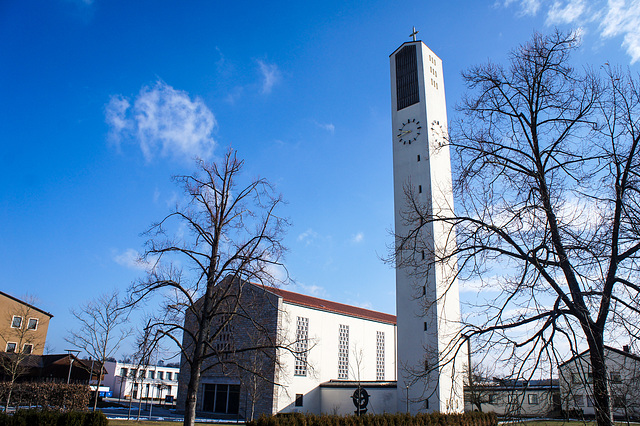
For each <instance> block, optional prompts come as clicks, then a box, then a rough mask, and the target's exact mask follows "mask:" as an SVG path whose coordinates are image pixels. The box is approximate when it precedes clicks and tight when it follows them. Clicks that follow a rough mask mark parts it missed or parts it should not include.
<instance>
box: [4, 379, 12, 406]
mask: <svg viewBox="0 0 640 426" xmlns="http://www.w3.org/2000/svg"><path fill="white" fill-rule="evenodd" d="M12 392H13V382H11V383H10V384H9V393H8V394H7V404H6V405H5V407H4V412H5V413H7V412H8V410H9V402H10V401H11V393H12Z"/></svg>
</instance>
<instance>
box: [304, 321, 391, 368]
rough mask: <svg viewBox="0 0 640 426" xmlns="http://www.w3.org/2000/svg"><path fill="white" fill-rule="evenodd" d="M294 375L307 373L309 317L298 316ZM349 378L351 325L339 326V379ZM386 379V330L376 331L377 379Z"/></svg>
mask: <svg viewBox="0 0 640 426" xmlns="http://www.w3.org/2000/svg"><path fill="white" fill-rule="evenodd" d="M295 351H296V353H295V365H294V375H296V376H306V375H307V365H308V364H307V359H308V358H307V354H308V351H309V318H306V317H297V318H296V345H295ZM348 378H349V326H348V325H345V324H340V325H339V327H338V379H339V380H347V379H348ZM384 379H385V335H384V331H377V332H376V380H384Z"/></svg>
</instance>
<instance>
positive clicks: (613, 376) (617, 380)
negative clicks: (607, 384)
mask: <svg viewBox="0 0 640 426" xmlns="http://www.w3.org/2000/svg"><path fill="white" fill-rule="evenodd" d="M611 383H622V377H621V376H620V373H617V372H612V373H611Z"/></svg>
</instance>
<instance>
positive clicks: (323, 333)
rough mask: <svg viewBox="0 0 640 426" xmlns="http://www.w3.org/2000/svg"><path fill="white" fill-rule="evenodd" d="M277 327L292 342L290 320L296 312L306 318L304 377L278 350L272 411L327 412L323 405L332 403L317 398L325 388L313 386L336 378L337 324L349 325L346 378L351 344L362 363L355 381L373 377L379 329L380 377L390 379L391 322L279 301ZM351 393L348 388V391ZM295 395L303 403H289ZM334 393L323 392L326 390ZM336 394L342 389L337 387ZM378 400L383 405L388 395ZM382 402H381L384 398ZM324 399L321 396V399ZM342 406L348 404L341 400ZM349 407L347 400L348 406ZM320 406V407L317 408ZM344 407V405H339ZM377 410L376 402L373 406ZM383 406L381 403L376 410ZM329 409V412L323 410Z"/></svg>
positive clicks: (288, 355) (393, 330)
mask: <svg viewBox="0 0 640 426" xmlns="http://www.w3.org/2000/svg"><path fill="white" fill-rule="evenodd" d="M281 315H282V321H281V322H280V324H281V329H282V330H283V331H284V333H285V336H286V339H287V340H288V341H289V342H293V341H295V339H296V319H297V317H298V316H301V317H305V318H309V347H310V350H309V354H308V363H309V368H308V372H307V376H306V377H302V376H295V375H294V366H295V360H294V356H293V354H291V353H290V352H286V351H282V352H281V358H280V359H281V361H282V362H283V368H282V370H281V372H280V373H279V376H280V377H279V382H280V384H282V385H283V386H278V387H276V388H275V389H274V392H276V394H277V395H278V398H277V402H276V412H285V413H287V412H294V411H299V412H312V413H321V412H327V411H326V410H327V407H333V406H334V405H336V404H335V403H333V402H332V403H323V401H322V395H325V394H327V390H325V389H321V388H319V384H320V383H323V382H327V381H329V380H336V379H337V378H338V330H339V326H340V324H345V325H348V326H349V365H350V369H349V380H357V379H358V378H357V377H356V374H357V371H356V368H355V367H356V364H355V359H354V356H355V355H354V349H355V348H357V350H358V351H359V350H360V349H362V354H363V357H362V361H363V362H362V365H361V371H360V380H368V381H369V380H370V381H373V380H376V332H377V331H383V332H384V333H385V360H386V365H385V380H389V381H393V380H395V379H396V363H395V356H396V352H395V346H396V341H395V339H396V336H395V333H396V327H395V325H394V324H390V323H385V322H378V321H372V320H368V319H362V318H356V317H353V316H348V315H342V314H338V313H333V312H327V311H323V310H320V309H313V308H309V307H305V306H298V305H293V304H290V303H287V302H285V303H283V310H282V312H281ZM351 392H353V391H351ZM296 394H303V395H304V405H303V406H302V407H295V406H294V402H295V396H296ZM335 394H336V391H333V390H331V391H329V393H328V394H327V395H332V396H331V398H333V395H335ZM341 394H344V392H342V393H341ZM377 399H378V401H380V403H385V404H387V405H388V399H383V398H377ZM384 401H386V402H384ZM325 402H326V401H325ZM346 406H348V405H346ZM351 406H352V407H353V405H351ZM323 407H324V409H323ZM345 409H346V408H345ZM373 409H374V410H375V411H378V407H373ZM384 411H388V409H387V410H385V408H384V407H381V408H380V409H379V411H378V412H384ZM328 414H331V411H329V412H328Z"/></svg>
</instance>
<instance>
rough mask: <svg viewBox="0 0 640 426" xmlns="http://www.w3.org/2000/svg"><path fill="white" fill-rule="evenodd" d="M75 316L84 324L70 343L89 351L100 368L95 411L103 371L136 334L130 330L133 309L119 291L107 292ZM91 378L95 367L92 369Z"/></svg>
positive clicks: (77, 310)
mask: <svg viewBox="0 0 640 426" xmlns="http://www.w3.org/2000/svg"><path fill="white" fill-rule="evenodd" d="M71 313H72V314H73V316H74V317H75V318H76V320H77V321H78V322H79V323H80V327H79V328H78V329H77V330H75V331H73V330H72V331H70V332H69V337H67V338H65V340H66V341H67V342H69V343H70V344H72V345H73V346H75V347H76V348H78V349H81V350H83V351H84V352H86V353H87V354H88V355H89V357H90V358H91V359H93V360H94V362H95V364H97V365H98V371H99V372H98V373H97V385H96V393H95V396H94V400H93V409H94V410H95V409H96V407H97V405H98V393H99V389H100V384H101V383H102V370H103V367H104V363H105V361H107V358H110V357H111V356H112V355H113V354H114V353H115V352H116V351H117V350H118V347H119V344H120V343H121V342H122V341H123V340H125V339H126V338H127V337H129V336H130V335H131V333H132V330H131V328H130V327H127V323H128V321H129V309H128V308H127V307H126V306H125V305H123V303H122V300H121V299H119V295H118V292H117V291H114V292H113V293H106V294H103V295H101V296H99V297H97V298H96V299H94V300H91V301H89V302H87V303H85V304H84V305H82V306H81V307H80V308H79V309H72V310H71ZM91 370H92V371H91V372H90V374H91V376H93V374H94V371H93V370H94V368H93V367H92V368H91Z"/></svg>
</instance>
